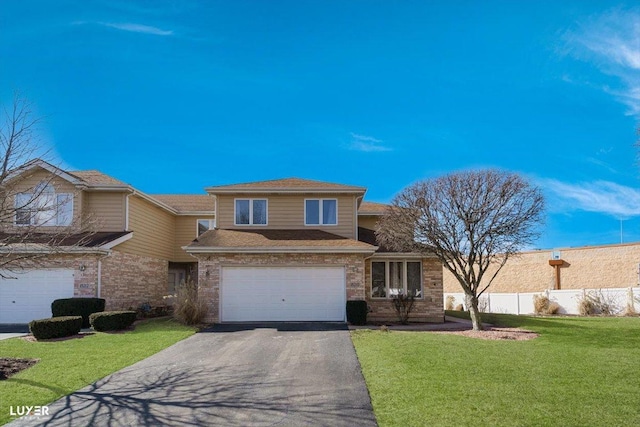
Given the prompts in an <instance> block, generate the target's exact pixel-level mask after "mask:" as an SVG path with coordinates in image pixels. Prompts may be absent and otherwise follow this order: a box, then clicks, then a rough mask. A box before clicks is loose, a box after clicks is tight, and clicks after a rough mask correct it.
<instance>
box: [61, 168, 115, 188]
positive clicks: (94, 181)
mask: <svg viewBox="0 0 640 427" xmlns="http://www.w3.org/2000/svg"><path fill="white" fill-rule="evenodd" d="M69 173H70V174H72V175H75V176H77V177H78V178H80V179H81V180H83V181H84V182H86V183H87V184H89V185H122V186H126V185H127V184H126V183H124V182H122V181H119V180H117V179H115V178H113V177H111V176H109V175H106V174H104V173H102V172H100V171H97V170H88V171H73V172H69Z"/></svg>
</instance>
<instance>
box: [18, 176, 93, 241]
mask: <svg viewBox="0 0 640 427" xmlns="http://www.w3.org/2000/svg"><path fill="white" fill-rule="evenodd" d="M43 181H45V182H47V183H48V184H50V185H53V188H54V189H55V192H56V193H69V194H73V219H72V222H71V227H73V228H72V229H74V230H78V231H79V229H80V220H79V218H80V216H81V215H82V205H83V193H82V191H79V190H78V189H77V188H76V187H75V186H74V185H73V184H72V183H70V182H69V181H67V180H66V179H62V178H60V177H58V176H52V174H51V173H50V172H49V171H47V170H44V169H38V170H36V171H33V172H26V173H25V174H24V175H23V176H20V177H18V178H16V180H15V181H13V182H12V184H11V188H10V189H9V190H8V191H9V192H10V193H9V194H17V193H25V192H32V191H33V189H34V188H35V187H36V186H37V185H38V184H39V183H41V182H43ZM7 202H8V203H9V204H10V206H7V208H8V209H10V210H13V204H14V198H13V197H10V198H9V200H7ZM6 226H7V227H8V228H6V230H7V231H11V229H15V228H16V227H14V218H10V219H9V220H8V223H7V224H6ZM62 228H64V227H46V226H45V227H38V232H42V233H46V232H56V233H59V232H60V230H61V229H62Z"/></svg>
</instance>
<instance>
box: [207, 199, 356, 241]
mask: <svg viewBox="0 0 640 427" xmlns="http://www.w3.org/2000/svg"><path fill="white" fill-rule="evenodd" d="M235 199H267V200H268V202H267V211H268V217H267V223H268V224H267V225H266V226H264V225H244V226H236V225H234V214H235V213H234V205H235V202H234V200H235ZM305 199H337V200H338V224H337V225H319V226H318V225H314V226H305V225H304V201H305ZM355 203H356V199H355V196H353V195H352V194H347V195H336V196H332V195H327V194H294V195H288V194H287V195H283V194H254V195H250V196H249V195H241V196H233V195H219V196H218V212H217V213H218V223H217V226H218V227H220V228H223V229H235V230H251V229H265V228H266V229H278V230H286V229H307V230H324V231H327V232H329V233H333V234H337V235H338V236H343V237H347V238H350V239H353V238H355V237H356V225H355V221H354V216H355V215H354V209H355Z"/></svg>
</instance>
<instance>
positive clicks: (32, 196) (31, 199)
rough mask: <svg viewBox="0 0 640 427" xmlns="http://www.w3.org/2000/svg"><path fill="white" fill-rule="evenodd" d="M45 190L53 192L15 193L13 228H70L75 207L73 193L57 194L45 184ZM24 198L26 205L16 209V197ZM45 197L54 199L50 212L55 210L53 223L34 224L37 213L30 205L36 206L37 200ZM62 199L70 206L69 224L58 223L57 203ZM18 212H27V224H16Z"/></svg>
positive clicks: (58, 204)
mask: <svg viewBox="0 0 640 427" xmlns="http://www.w3.org/2000/svg"><path fill="white" fill-rule="evenodd" d="M38 185H40V184H38ZM45 188H51V189H53V190H54V191H40V192H38V193H35V192H22V193H16V194H15V195H14V197H13V210H14V212H13V225H14V226H15V227H70V226H71V225H72V224H73V213H74V207H75V197H74V194H73V193H58V192H56V191H55V188H54V187H53V186H51V185H50V184H47V185H46V187H45ZM22 195H24V196H26V197H27V198H28V203H26V204H24V205H23V206H22V207H21V208H18V206H17V204H18V196H22ZM45 196H50V197H53V199H54V202H53V203H54V206H53V207H52V210H55V212H54V214H53V221H50V222H44V223H41V224H38V223H36V218H37V216H36V215H37V212H38V208H37V207H35V208H33V207H31V206H32V205H37V204H38V202H39V199H40V198H41V197H45ZM61 196H62V197H64V198H65V199H66V200H67V202H64V203H69V204H70V206H69V207H70V214H71V215H70V216H69V222H68V223H67V224H61V223H60V219H61V217H62V216H61V215H60V203H59V202H58V200H59V198H60V197H61ZM19 210H25V211H28V212H29V224H20V223H18V211H19Z"/></svg>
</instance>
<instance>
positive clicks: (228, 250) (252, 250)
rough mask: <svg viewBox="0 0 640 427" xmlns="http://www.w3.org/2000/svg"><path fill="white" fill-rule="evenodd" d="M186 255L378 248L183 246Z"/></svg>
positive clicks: (369, 250)
mask: <svg viewBox="0 0 640 427" xmlns="http://www.w3.org/2000/svg"><path fill="white" fill-rule="evenodd" d="M182 249H184V250H185V251H186V252H187V253H190V254H194V253H208V254H211V253H322V254H326V253H340V254H345V253H350V254H353V253H361V254H373V253H374V252H375V251H376V250H377V249H378V247H377V246H371V248H360V247H358V248H355V247H351V248H349V247H317V246H282V247H273V246H266V247H240V246H238V247H220V246H202V247H189V246H183V247H182Z"/></svg>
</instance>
